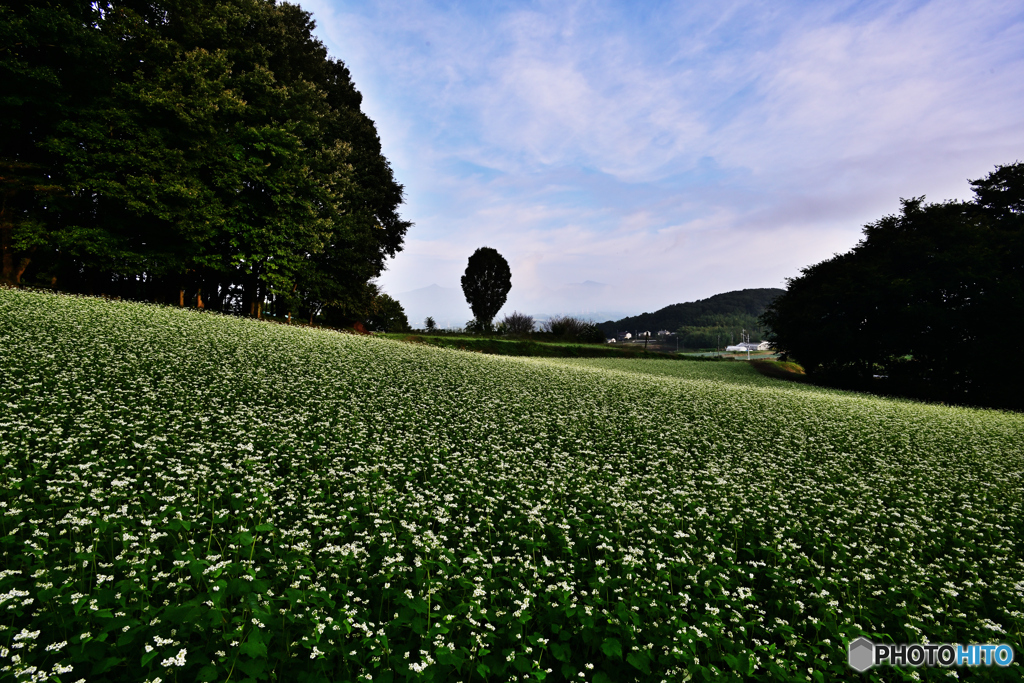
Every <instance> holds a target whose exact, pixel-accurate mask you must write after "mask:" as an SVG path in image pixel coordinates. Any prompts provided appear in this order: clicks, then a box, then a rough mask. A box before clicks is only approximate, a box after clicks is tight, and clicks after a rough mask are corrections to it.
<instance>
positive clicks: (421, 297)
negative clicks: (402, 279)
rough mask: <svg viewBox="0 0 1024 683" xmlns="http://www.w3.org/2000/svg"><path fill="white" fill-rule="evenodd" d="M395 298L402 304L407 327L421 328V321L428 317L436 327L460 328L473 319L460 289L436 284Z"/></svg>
mask: <svg viewBox="0 0 1024 683" xmlns="http://www.w3.org/2000/svg"><path fill="white" fill-rule="evenodd" d="M395 298H396V299H397V300H398V303H400V304H402V308H403V309H404V310H405V315H406V317H407V318H408V319H409V325H411V326H412V327H415V328H421V327H423V321H424V320H425V319H426V317H427V316H428V315H429V316H430V317H432V318H433V319H434V322H435V323H437V326H438V327H441V328H448V327H462V326H463V325H465V324H466V321H467V320H470V319H472V318H473V312H472V311H471V310H469V304H467V303H466V297H465V295H464V294H463V293H462V289H460V288H456V287H441V286H438V285H436V284H433V285H430V286H429V287H423V288H421V289H414V290H412V291H410V292H402V293H400V294H397V295H396V296H395Z"/></svg>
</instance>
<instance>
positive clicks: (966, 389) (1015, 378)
mask: <svg viewBox="0 0 1024 683" xmlns="http://www.w3.org/2000/svg"><path fill="white" fill-rule="evenodd" d="M972 186H973V187H974V191H975V194H976V198H975V201H973V202H946V203H943V204H925V203H924V198H923V197H920V198H915V199H909V200H902V201H903V207H902V211H901V213H900V214H899V215H892V216H886V217H884V218H882V219H880V220H878V221H876V222H874V223H871V224H869V225H867V226H865V228H864V238H863V239H862V240H861V242H860V243H859V244H858V245H857V246H856V247H855V248H854V249H853V250H852V251H850V252H848V253H846V254H841V255H838V256H835V257H834V258H832V259H829V260H827V261H824V262H822V263H818V264H816V265H813V266H810V267H808V268H806V269H804V270H803V271H802V273H803V274H802V275H801V276H800V277H798V278H794V279H793V280H791V281H790V283H789V290H788V291H787V292H786V294H785V295H784V296H781V297H779V298H778V299H776V301H775V302H774V303H773V304H772V305H771V306H770V307H769V309H768V311H767V312H766V313H765V315H764V317H763V318H762V321H763V322H764V323H765V324H766V325H768V326H769V327H770V328H771V329H772V331H773V341H774V342H775V344H776V346H777V348H779V350H780V351H782V352H784V353H786V354H787V355H789V356H792V357H793V358H794V359H796V360H797V361H799V362H800V363H801V364H803V366H804V367H805V368H806V369H807V371H808V373H809V374H811V375H812V376H816V377H818V378H820V379H822V380H827V381H834V382H838V383H840V384H843V385H848V386H859V387H867V388H872V389H880V390H885V391H893V392H896V393H904V394H909V395H915V396H920V397H924V398H931V399H935V400H945V401H955V402H962V403H975V404H982V405H995V406H1006V407H1021V406H1022V405H1024V404H1022V403H1021V400H1020V398H1019V391H1018V389H1017V387H1018V386H1019V385H1020V383H1021V381H1022V380H1024V361H1022V360H1021V359H1020V357H1019V354H1014V353H1012V349H1010V348H1007V347H1008V346H1011V345H1012V344H1014V343H1016V340H1017V339H1019V338H1020V337H1021V334H1020V333H1021V331H1022V329H1024V328H1022V323H1021V321H1022V320H1024V211H1022V208H1024V201H1022V197H1024V164H1020V163H1016V164H1011V165H1009V166H1002V167H999V168H998V169H997V170H996V171H995V172H994V173H992V174H990V175H989V176H988V177H986V178H984V179H982V180H976V181H973V182H972ZM1006 351H1011V352H1010V353H1005V352H1006ZM877 376H881V377H877Z"/></svg>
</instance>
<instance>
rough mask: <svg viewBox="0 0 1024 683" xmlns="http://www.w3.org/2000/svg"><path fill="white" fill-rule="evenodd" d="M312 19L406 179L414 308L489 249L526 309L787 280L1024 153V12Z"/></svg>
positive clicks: (633, 12)
mask: <svg viewBox="0 0 1024 683" xmlns="http://www.w3.org/2000/svg"><path fill="white" fill-rule="evenodd" d="M302 4H303V6H304V7H305V8H306V9H309V10H310V11H312V12H313V13H314V16H315V17H316V18H317V20H318V23H319V24H320V35H321V36H322V37H323V38H324V40H325V42H327V44H328V46H329V47H330V48H331V49H332V52H333V53H334V54H335V55H336V56H338V57H340V58H342V59H343V60H345V61H346V63H347V64H348V65H349V66H350V68H351V70H352V72H353V77H354V79H355V81H356V84H357V86H358V87H359V88H360V89H361V90H362V91H363V92H364V94H365V96H366V97H365V102H364V109H365V110H366V111H367V113H368V114H369V115H370V116H371V118H373V119H374V120H375V121H376V122H377V124H378V128H379V130H380V133H381V139H382V142H383V145H384V151H385V154H386V155H387V156H388V158H389V159H390V160H391V161H392V163H393V165H394V168H395V171H396V175H397V177H398V179H399V181H400V182H403V183H404V184H405V185H406V189H407V197H408V201H407V205H406V207H405V209H404V214H405V215H406V216H407V217H408V218H409V219H411V220H413V221H415V223H416V227H415V228H414V229H413V230H412V231H411V232H410V235H409V240H408V242H407V244H406V250H405V251H404V252H403V253H401V254H400V255H399V256H398V257H397V258H396V259H395V260H394V261H393V262H392V263H391V265H390V268H389V271H388V272H387V273H386V274H385V276H384V277H383V278H382V282H383V283H384V285H385V286H386V287H387V288H388V289H389V290H391V291H393V292H400V291H406V290H411V289H416V288H419V287H423V286H426V285H429V284H431V283H432V282H437V283H438V284H440V285H442V286H445V287H457V283H458V277H459V276H460V275H461V272H462V270H463V269H464V267H465V260H466V258H468V255H469V254H470V253H472V251H473V250H474V249H475V248H476V247H478V246H481V245H483V244H488V245H490V246H493V247H495V248H497V249H499V251H501V252H502V253H503V254H505V256H506V257H507V258H508V259H509V261H510V263H511V265H512V268H513V292H512V295H511V299H510V305H516V306H517V307H519V308H523V307H527V306H529V307H537V306H542V304H543V303H544V302H545V301H546V300H547V301H554V302H555V304H558V305H561V303H559V301H558V299H559V296H558V295H556V294H555V293H556V292H572V291H576V292H577V294H576V296H580V297H583V296H588V295H587V294H586V293H585V290H578V289H577V290H573V289H572V288H571V287H570V288H568V289H566V287H567V285H568V284H569V283H580V282H584V281H587V280H592V281H597V282H604V283H614V287H613V288H612V290H611V291H602V292H601V293H600V294H594V296H600V298H601V299H602V301H605V302H607V303H609V304H615V305H616V306H624V307H626V308H628V309H635V310H643V309H647V310H653V309H654V308H657V307H658V306H661V305H665V304H668V303H674V302H676V301H682V300H689V299H693V298H696V297H703V296H708V295H710V294H714V293H716V292H717V291H724V290H725V289H731V288H736V287H756V286H779V285H780V284H781V283H782V281H783V280H784V278H785V277H788V276H792V275H795V274H796V273H797V271H798V269H799V268H800V267H802V266H805V265H809V264H810V263H813V262H815V261H818V260H821V259H822V258H826V257H828V256H830V255H831V254H832V253H834V252H836V251H842V250H845V249H847V248H849V247H850V246H852V244H853V243H854V242H856V240H857V239H858V238H859V232H860V227H861V225H862V224H863V223H864V222H866V221H869V220H873V219H875V218H878V217H880V216H881V215H883V214H884V213H888V212H891V211H894V210H896V209H897V207H898V198H899V197H900V196H917V195H921V194H927V195H928V196H929V198H930V199H933V200H940V199H946V198H953V197H966V196H968V194H969V193H968V189H969V188H968V185H967V182H966V179H967V178H969V177H970V178H976V177H980V176H982V175H984V174H985V173H987V172H988V171H990V170H991V169H992V167H993V166H994V165H995V164H998V163H1006V162H1010V161H1013V160H1015V159H1024V79H1021V78H1020V74H1021V73H1024V7H1022V6H1020V5H1019V3H1013V2H1001V1H994V2H976V3H962V2H947V1H945V0H936V1H934V2H897V3H856V2H848V3H844V4H837V3H756V2H742V1H736V2H725V3H723V2H714V3H712V2H697V3H694V2H687V1H683V0H680V1H679V2H665V3H651V4H648V3H644V4H643V7H640V9H637V8H638V7H639V6H637V5H634V4H626V3H613V2H607V1H604V2H568V3H565V2H559V3H554V2H551V3H549V2H521V3H519V2H513V3H505V4H502V3H495V4H491V3H462V4H458V3H456V4H449V5H443V6H442V5H441V4H439V3H433V2H426V1H423V0H410V1H403V2H400V3H399V2H397V1H391V0H383V1H382V2H376V3H372V4H370V3H366V4H364V3H357V2H347V1H344V0H342V1H338V0H307V1H305V2H303V3H302ZM545 297H547V299H545ZM591 303H593V302H583V304H584V306H585V305H589V304H591ZM555 304H552V305H555ZM550 308H551V307H550V306H549V307H547V308H543V307H542V308H535V310H547V311H548V312H553V311H551V310H550Z"/></svg>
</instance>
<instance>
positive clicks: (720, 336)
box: [599, 288, 784, 349]
mask: <svg viewBox="0 0 1024 683" xmlns="http://www.w3.org/2000/svg"><path fill="white" fill-rule="evenodd" d="M783 291H784V290H781V289H774V288H765V289H741V290H736V291H732V292H723V293H722V294H715V295H714V296H710V297H708V298H707V299H699V300H697V301H689V302H686V303H679V304H672V305H671V306H666V307H665V308H662V309H659V310H657V311H655V312H654V313H642V314H640V315H636V316H631V317H628V318H623V319H622V320H618V321H614V322H613V321H608V322H605V323H601V324H600V326H599V327H600V328H601V330H602V331H603V332H604V334H605V336H607V337H614V336H615V335H617V334H619V333H620V332H632V333H636V332H638V331H639V332H651V333H652V334H653V333H655V332H656V331H658V330H669V331H672V332H677V334H678V335H679V345H680V346H681V347H685V348H691V349H699V348H706V347H714V346H716V345H717V344H719V343H721V344H722V345H725V344H728V343H731V342H730V340H732V341H737V342H738V341H739V340H740V334H741V333H742V332H743V331H746V332H747V333H749V334H750V335H751V340H753V341H760V340H761V338H762V335H763V333H764V329H763V327H762V326H761V324H760V323H759V322H758V316H760V315H761V314H762V313H764V311H765V308H766V307H767V306H768V304H769V303H771V302H772V300H773V299H775V297H777V296H779V295H780V294H782V293H783Z"/></svg>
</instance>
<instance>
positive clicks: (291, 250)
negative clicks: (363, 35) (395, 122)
mask: <svg viewBox="0 0 1024 683" xmlns="http://www.w3.org/2000/svg"><path fill="white" fill-rule="evenodd" d="M0 16H2V19H3V21H0V24H2V26H3V28H2V29H0V31H2V34H0V44H3V45H5V46H8V47H7V48H6V49H3V50H0V74H2V76H3V80H4V83H5V87H4V92H3V93H2V97H3V100H2V107H3V108H2V110H0V135H2V138H0V157H2V166H0V170H2V173H3V185H4V188H3V189H4V191H5V198H9V199H10V201H8V202H6V203H5V205H4V206H5V209H4V213H3V217H2V218H3V221H2V223H3V226H2V227H3V237H4V240H3V250H4V271H3V279H4V280H6V281H8V282H15V283H16V282H18V281H19V280H23V281H26V282H36V283H47V284H53V283H55V284H56V286H58V287H60V288H64V289H68V290H72V291H85V292H95V293H106V294H110V295H117V296H122V297H127V298H138V299H150V300H158V301H160V300H163V301H170V302H174V303H179V302H181V303H195V304H199V303H200V302H203V304H204V306H205V307H209V308H215V309H220V310H227V311H235V312H245V313H257V312H258V311H259V310H260V307H261V306H262V305H265V304H271V305H273V306H274V307H275V308H277V309H278V313H281V314H285V313H290V312H291V311H292V310H293V309H294V310H295V312H296V313H302V314H309V315H316V314H317V313H319V312H320V311H321V310H322V309H324V308H325V307H331V308H334V309H337V310H338V312H339V313H338V314H339V315H343V316H349V317H353V316H355V317H358V316H361V315H363V314H365V312H366V306H367V304H368V302H369V301H370V300H371V298H372V297H371V296H369V294H372V292H370V290H368V289H367V283H368V282H369V280H371V279H372V278H373V277H376V276H377V275H379V274H380V272H381V271H382V270H383V261H384V259H385V258H386V257H388V256H393V255H394V254H395V253H396V252H397V251H398V250H400V248H401V244H402V240H403V238H404V235H405V232H406V230H407V229H408V227H409V223H408V222H405V221H402V220H401V219H400V218H399V216H398V214H397V213H396V210H397V207H398V205H399V204H400V203H401V201H402V187H401V185H399V184H397V183H396V182H395V181H394V178H393V177H392V173H391V169H390V167H389V165H388V162H387V160H386V159H385V158H384V157H383V156H382V155H381V152H380V142H379V139H378V138H377V134H376V130H375V128H374V125H373V122H372V121H370V120H369V119H368V118H367V117H366V116H365V115H364V114H363V113H362V112H361V111H360V110H359V105H360V100H361V97H360V95H359V93H358V92H357V91H356V90H355V87H354V86H353V84H352V81H351V78H350V75H349V72H348V70H347V69H346V67H345V65H344V64H342V63H341V62H340V61H337V60H333V59H330V58H328V57H327V52H326V49H325V48H324V46H323V45H322V44H321V43H320V42H319V41H318V40H317V39H316V38H314V37H313V35H312V33H311V31H312V28H313V25H314V24H313V21H312V19H311V17H310V15H309V14H308V13H307V12H305V11H303V10H302V9H301V8H299V7H297V6H295V5H289V4H284V3H282V4H275V3H273V2H269V1H268V0H213V1H211V2H204V3H194V2H188V1H187V0H158V1H155V2H130V1H124V2H122V1H117V0H114V1H110V2H98V3H92V5H89V4H84V5H83V4H82V3H71V2H65V3H60V2H58V3H41V2H32V3H18V4H14V5H7V6H5V7H4V8H0ZM19 264H23V265H22V266H19ZM19 267H20V268H21V270H20V271H19ZM22 273H24V278H22Z"/></svg>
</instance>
